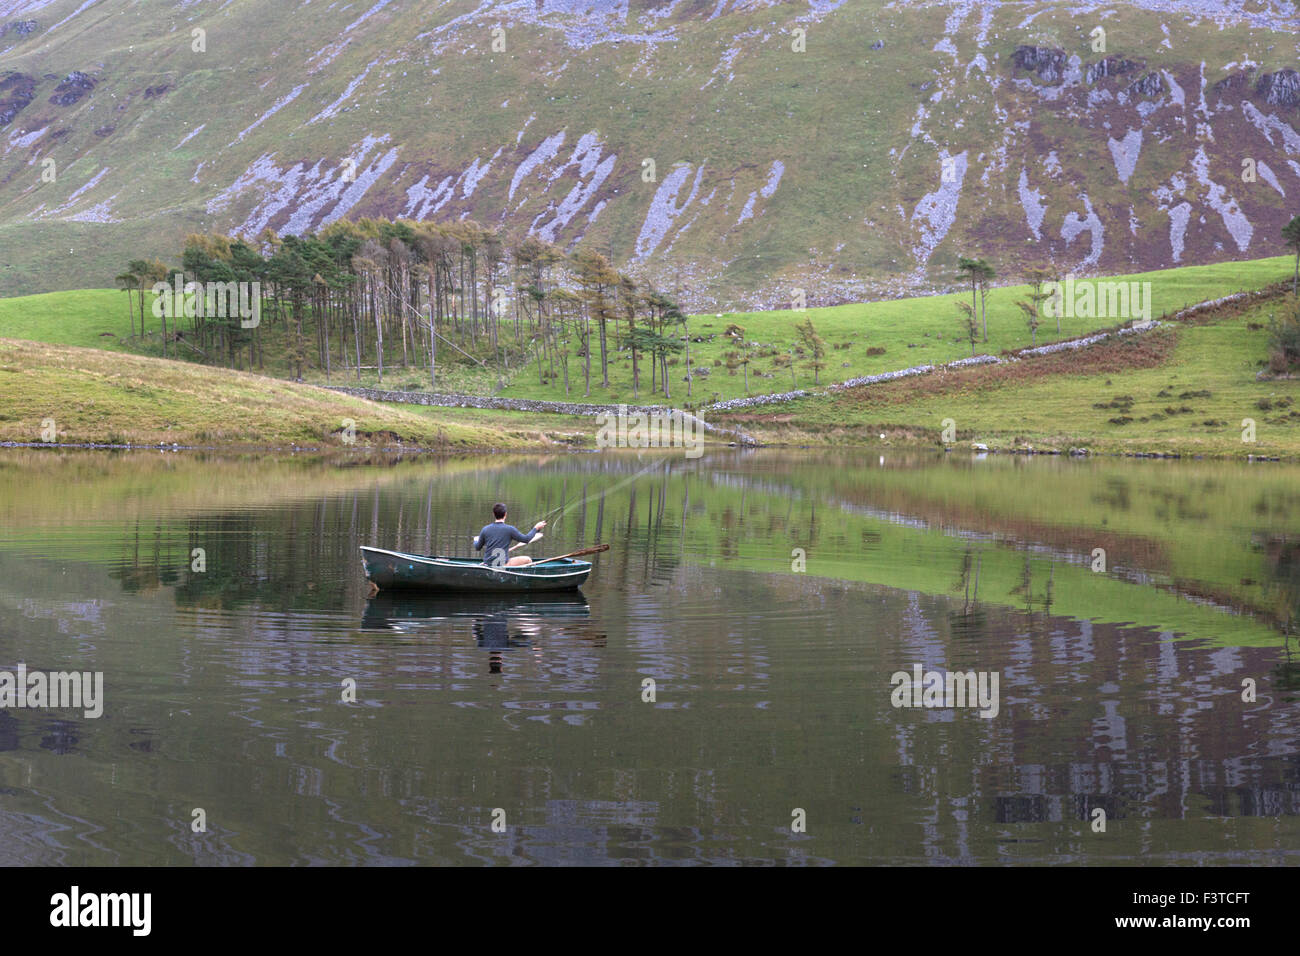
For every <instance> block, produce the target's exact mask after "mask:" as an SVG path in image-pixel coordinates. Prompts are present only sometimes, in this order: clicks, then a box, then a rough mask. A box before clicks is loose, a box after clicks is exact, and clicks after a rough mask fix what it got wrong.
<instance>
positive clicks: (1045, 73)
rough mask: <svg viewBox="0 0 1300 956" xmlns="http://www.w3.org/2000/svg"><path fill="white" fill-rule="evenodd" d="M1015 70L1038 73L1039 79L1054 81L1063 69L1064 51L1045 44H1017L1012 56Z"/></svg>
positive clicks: (1059, 76) (1061, 73)
mask: <svg viewBox="0 0 1300 956" xmlns="http://www.w3.org/2000/svg"><path fill="white" fill-rule="evenodd" d="M1012 62H1013V63H1014V64H1015V67H1016V69H1017V70H1027V71H1029V72H1030V73H1036V74H1038V77H1039V79H1041V80H1043V81H1045V82H1047V83H1054V82H1056V81H1057V80H1059V79H1060V78H1061V76H1062V75H1063V73H1064V70H1065V51H1064V50H1057V49H1054V48H1052V47H1046V46H1018V47H1016V52H1015V53H1014V54H1013V56H1012Z"/></svg>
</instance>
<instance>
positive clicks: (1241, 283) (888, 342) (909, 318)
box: [0, 258, 1292, 406]
mask: <svg viewBox="0 0 1300 956" xmlns="http://www.w3.org/2000/svg"><path fill="white" fill-rule="evenodd" d="M1291 268H1292V263H1291V260H1290V259H1288V258H1271V259H1260V260H1254V261H1251V262H1241V263H1220V264H1217V265H1208V266H1190V267H1184V268H1180V269H1168V270H1164V271H1160V272H1152V273H1139V274H1134V275H1128V276H1122V277H1119V278H1122V279H1123V281H1126V282H1150V283H1151V299H1152V309H1151V311H1152V315H1153V316H1155V317H1159V316H1160V315H1161V314H1163V313H1165V312H1174V311H1177V310H1178V309H1181V308H1183V307H1184V306H1187V305H1190V304H1192V303H1195V302H1199V301H1205V300H1209V299H1216V298H1220V297H1222V296H1225V295H1228V294H1230V293H1233V292H1238V291H1241V290H1243V289H1257V288H1260V287H1263V286H1266V285H1269V284H1271V283H1274V282H1277V281H1279V280H1282V279H1285V278H1287V276H1288V275H1289V274H1290V271H1291ZM1028 291H1029V290H1028V289H1027V288H1026V287H1024V286H1004V287H998V288H994V289H993V290H992V291H991V292H990V294H989V297H988V303H987V305H988V326H989V341H988V342H987V343H985V342H984V341H982V336H981V341H979V342H978V343H977V344H976V351H977V352H979V353H989V354H997V353H999V352H1001V351H1002V350H1004V349H1015V348H1021V347H1024V346H1027V345H1029V344H1030V336H1029V331H1028V329H1027V327H1026V325H1025V322H1024V319H1023V316H1022V314H1021V312H1020V310H1019V309H1018V308H1017V307H1016V304H1015V303H1016V302H1017V301H1018V300H1022V299H1024V298H1025V297H1026V295H1027V293H1028ZM149 298H150V297H149V296H148V295H146V301H147V302H148V301H149ZM958 301H965V302H969V301H970V294H969V292H967V293H964V294H962V293H954V294H951V295H941V296H925V297H915V298H907V299H892V300H884V301H876V302H864V303H856V304H853V305H844V306H835V307H831V308H820V309H819V308H812V309H808V310H807V311H806V312H803V313H798V312H794V311H791V310H779V311H773V312H747V313H732V314H725V315H723V316H721V317H718V316H717V315H714V314H705V315H696V316H692V317H691V319H690V322H689V329H690V332H691V337H692V339H702V340H703V341H699V342H696V341H692V343H691V365H692V367H693V368H698V367H701V366H702V367H703V368H706V369H707V370H708V374H707V376H703V375H701V376H699V377H697V378H696V379H695V380H694V381H693V382H692V385H691V395H690V397H689V398H688V397H687V394H686V393H687V389H686V383H685V382H684V381H683V379H684V377H685V371H686V366H685V362H684V360H682V359H679V360H678V362H677V364H676V365H672V366H670V370H671V372H672V381H671V399H672V403H673V404H678V405H680V404H683V403H689V404H692V405H695V406H699V405H701V404H705V403H708V402H710V401H717V400H724V399H730V398H739V397H743V396H744V395H746V394H750V395H760V394H763V393H766V392H780V391H787V390H789V389H790V388H792V387H794V386H797V387H800V388H807V387H810V386H812V384H813V370H812V368H811V367H810V356H808V355H807V354H805V353H804V351H803V349H802V348H801V347H800V344H799V339H798V335H797V333H796V331H795V326H796V325H797V324H799V323H800V322H802V321H803V320H804V319H811V320H812V322H813V324H814V326H815V327H816V329H817V331H818V333H819V334H820V335H821V336H822V338H823V339H824V340H825V341H826V349H827V354H826V357H825V359H824V365H825V367H824V368H823V369H822V370H821V373H820V380H821V382H822V384H828V383H831V382H836V381H843V380H845V379H848V378H853V377H855V376H860V375H869V374H874V373H878V372H884V371H889V370H891V369H899V368H905V367H909V366H913V365H921V364H939V363H943V362H950V361H952V360H953V359H958V358H962V357H964V356H968V355H970V353H971V348H970V344H969V342H968V341H966V340H965V339H964V338H963V337H962V336H963V332H962V330H961V328H960V326H959V321H958V316H959V313H958V311H957V309H956V307H955V303H956V302H958ZM135 321H136V323H137V326H138V323H139V318H138V310H137V318H136V320H135ZM1117 321H1118V320H1115V319H1097V318H1077V317H1072V318H1064V319H1062V321H1061V332H1060V334H1059V335H1058V334H1057V331H1056V324H1055V322H1054V321H1051V320H1044V321H1043V324H1042V325H1041V326H1040V328H1039V329H1038V336H1037V341H1038V343H1039V344H1043V343H1046V342H1052V341H1056V340H1058V339H1060V338H1072V337H1075V336H1078V335H1082V334H1085V333H1088V332H1091V331H1093V330H1095V329H1097V328H1100V327H1103V326H1111V325H1114V324H1117ZM733 323H734V324H736V325H739V326H741V327H742V328H743V329H744V336H743V341H742V340H738V339H735V338H731V337H728V336H726V335H725V334H724V333H725V331H726V329H727V327H728V326H730V325H732V324H733ZM130 328H131V324H130V320H129V319H128V315H127V297H126V293H124V292H122V291H120V290H112V289H85V290H78V291H75V292H59V293H47V294H43V295H34V296H23V297H17V298H11V299H0V336H3V337H8V338H18V339H29V340H32V341H39V342H48V343H57V344H64V345H83V346H90V347H95V348H105V349H116V350H130V351H136V352H139V353H141V354H145V355H152V356H161V354H162V343H161V338H160V336H159V335H157V334H156V333H158V332H159V331H160V329H161V322H160V320H158V319H155V318H154V317H153V316H152V314H150V315H148V322H147V325H146V328H147V330H148V331H149V332H150V333H154V334H152V335H150V336H147V337H146V338H145V339H144V340H138V339H137V340H132V341H127V336H128V334H129V331H130ZM266 334H267V343H266V353H267V369H266V372H267V374H271V375H285V376H287V375H289V374H290V368H289V363H288V362H287V361H285V360H284V346H285V344H287V343H286V342H281V341H280V338H279V336H280V334H281V332H280V331H279V330H277V329H276V328H270V327H268V328H267V329H266ZM285 334H286V335H287V333H285ZM169 349H170V354H171V355H172V356H173V357H178V358H184V359H188V358H192V357H193V355H192V353H189V352H187V351H186V350H185V349H184V348H183V347H180V346H176V345H172V346H170V347H169ZM879 349H883V350H884V351H883V352H877V354H868V353H869V351H874V350H879ZM746 350H748V351H749V353H750V355H751V364H750V367H749V389H748V392H746V389H745V373H744V371H743V369H742V368H740V367H736V368H734V369H730V368H728V362H729V361H735V360H738V359H740V358H741V357H742V356H743V354H744V353H745V351H746ZM576 351H577V347H576V343H575V344H574V345H573V346H572V348H571V354H570V357H569V389H568V391H567V393H566V391H565V388H564V379H563V375H562V374H561V372H560V370H559V366H558V364H557V365H556V367H555V375H554V377H551V367H550V366H549V365H547V366H546V367H544V368H543V369H541V370H540V371H541V372H542V373H543V374H544V375H545V376H546V382H545V384H541V382H540V378H541V377H542V375H539V369H538V366H537V362H536V361H535V360H534V361H532V362H530V363H529V364H528V365H526V366H525V367H523V368H519V369H515V370H514V371H513V372H511V373H509V374H508V380H509V385H508V387H507V388H506V389H504V391H502V392H501V394H503V395H505V396H507V397H518V398H546V399H555V400H565V399H569V400H580V399H582V398H584V397H585V396H586V390H585V388H584V383H583V373H582V360H581V358H580V357H579V356H578V355H577V354H576ZM792 353H793V366H794V367H793V375H792V374H791V371H792V370H791V368H790V367H789V365H785V364H780V365H779V364H778V363H780V362H784V361H786V360H787V359H789V358H790V357H791V355H792ZM456 357H457V356H456V353H455V352H453V351H451V350H450V349H444V350H443V356H442V358H441V359H440V365H439V376H438V389H439V390H440V391H462V392H468V393H472V394H489V393H492V392H494V390H495V387H496V384H497V378H496V375H495V374H494V373H493V372H492V371H490V370H486V369H482V368H479V367H477V366H474V365H472V364H470V363H468V362H463V363H461V364H456V363H455V362H454V361H449V360H448V359H449V358H450V359H455V358H456ZM729 357H730V358H729ZM390 358H391V356H390ZM592 366H593V368H592V388H591V392H590V398H591V399H592V400H595V401H599V402H618V401H624V402H630V401H632V400H633V393H632V362H631V355H630V353H628V352H627V351H623V352H620V353H618V354H617V355H615V356H614V358H613V361H612V362H611V367H610V387H609V388H607V389H606V388H601V387H600V369H599V361H598V356H593V362H592ZM306 379H307V380H308V381H312V382H317V383H323V382H324V381H325V377H324V375H323V373H322V372H321V370H319V369H311V370H309V372H308V373H307V375H306ZM363 381H364V384H374V383H375V381H376V378H375V373H374V372H373V371H367V372H365V373H364V379H363ZM331 382H332V383H333V384H354V383H355V382H356V379H355V377H354V376H353V375H350V374H347V373H341V372H340V371H339V370H338V369H336V370H335V373H334V375H333V376H332V378H331ZM385 383H386V384H387V386H388V387H397V388H401V387H406V386H411V387H419V388H423V389H427V388H428V387H429V383H428V373H427V371H425V370H420V369H405V370H404V369H400V368H397V367H396V366H393V367H390V368H389V369H388V374H387V375H386V376H385ZM792 383H793V384H792ZM639 397H640V400H641V401H643V402H650V401H662V400H663V397H662V388H661V390H660V392H659V394H658V395H657V396H654V395H652V394H651V392H650V369H649V366H648V363H645V362H642V365H641V388H640V396H639Z"/></svg>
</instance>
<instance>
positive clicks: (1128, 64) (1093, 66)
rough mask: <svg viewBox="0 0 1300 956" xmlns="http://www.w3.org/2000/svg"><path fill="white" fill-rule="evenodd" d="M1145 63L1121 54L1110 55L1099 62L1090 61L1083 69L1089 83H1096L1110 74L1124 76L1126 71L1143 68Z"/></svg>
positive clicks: (1085, 78)
mask: <svg viewBox="0 0 1300 956" xmlns="http://www.w3.org/2000/svg"><path fill="white" fill-rule="evenodd" d="M1143 66H1144V64H1143V63H1141V62H1139V61H1137V60H1126V59H1124V58H1123V57H1120V56H1108V57H1106V58H1105V59H1104V60H1102V61H1101V62H1099V63H1089V64H1088V65H1087V66H1086V67H1084V70H1083V78H1084V80H1086V81H1087V82H1088V83H1089V84H1092V83H1096V82H1097V81H1098V80H1100V79H1103V78H1105V77H1108V76H1123V75H1124V74H1125V73H1132V72H1134V71H1136V70H1140V69H1142V67H1143Z"/></svg>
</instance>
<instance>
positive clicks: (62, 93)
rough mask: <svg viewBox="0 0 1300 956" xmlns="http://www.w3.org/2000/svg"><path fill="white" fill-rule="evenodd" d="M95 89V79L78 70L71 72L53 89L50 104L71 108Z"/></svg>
mask: <svg viewBox="0 0 1300 956" xmlns="http://www.w3.org/2000/svg"><path fill="white" fill-rule="evenodd" d="M94 88H95V78H94V77H93V76H91V75H90V74H88V73H82V72H81V71H80V70H73V71H72V72H71V73H69V74H68V75H67V76H65V77H64V78H63V81H62V82H61V83H60V84H59V85H58V86H56V87H55V88H54V95H53V96H51V97H50V102H51V103H53V104H54V105H55V106H71V105H72V104H73V103H75V102H77V100H79V99H81V98H82V97H83V96H85V95H86V94H87V93H89V92H90V91H91V90H93V89H94Z"/></svg>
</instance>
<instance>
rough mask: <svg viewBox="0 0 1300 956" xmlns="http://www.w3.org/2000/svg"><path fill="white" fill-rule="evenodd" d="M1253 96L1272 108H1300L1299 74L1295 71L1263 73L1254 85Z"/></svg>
mask: <svg viewBox="0 0 1300 956" xmlns="http://www.w3.org/2000/svg"><path fill="white" fill-rule="evenodd" d="M1255 94H1256V95H1257V96H1262V97H1264V102H1265V103H1268V104H1270V105H1272V106H1291V107H1295V106H1300V73H1297V72H1296V71H1295V70H1278V71H1277V72H1276V73H1265V74H1264V75H1263V76H1261V77H1260V78H1259V82H1257V83H1256V84H1255Z"/></svg>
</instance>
